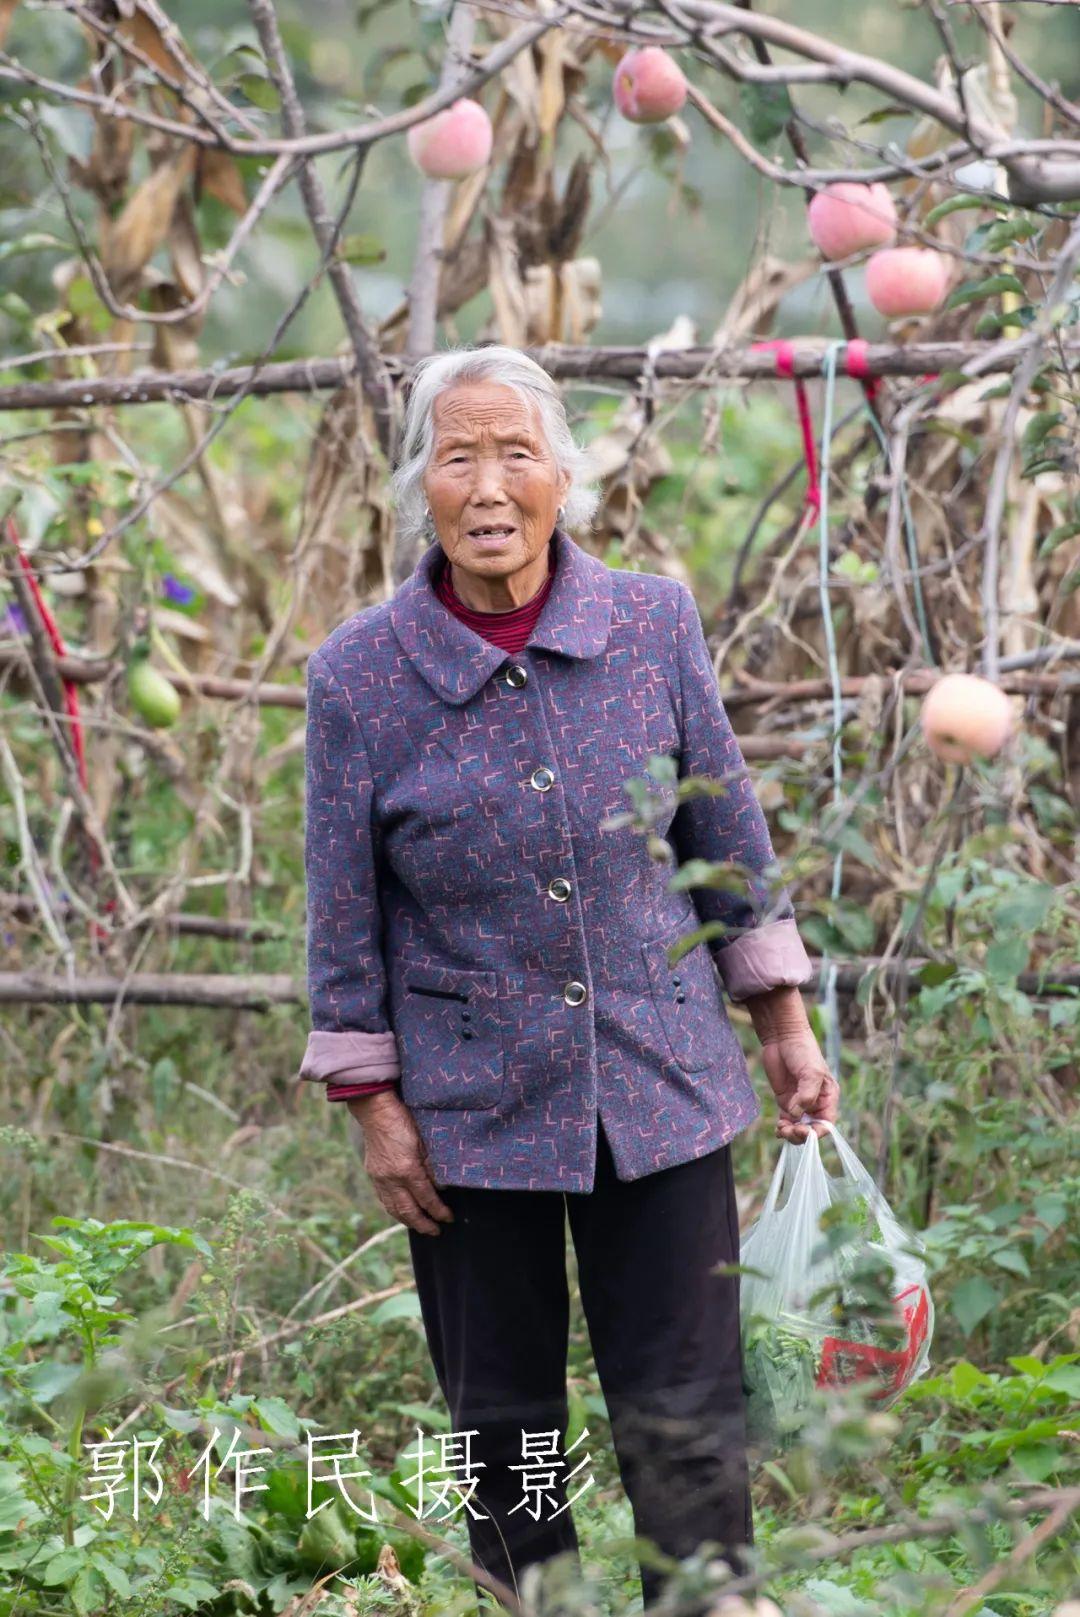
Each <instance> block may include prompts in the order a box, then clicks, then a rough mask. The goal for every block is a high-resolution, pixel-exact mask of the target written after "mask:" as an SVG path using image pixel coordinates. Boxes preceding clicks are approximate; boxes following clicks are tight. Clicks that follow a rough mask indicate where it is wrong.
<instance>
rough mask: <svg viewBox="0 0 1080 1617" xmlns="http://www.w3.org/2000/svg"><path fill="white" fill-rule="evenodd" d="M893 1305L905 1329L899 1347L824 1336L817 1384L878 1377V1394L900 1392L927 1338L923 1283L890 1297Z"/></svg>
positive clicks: (926, 1299)
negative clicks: (901, 1345) (904, 1336)
mask: <svg viewBox="0 0 1080 1617" xmlns="http://www.w3.org/2000/svg"><path fill="white" fill-rule="evenodd" d="M893 1305H894V1307H895V1309H896V1311H897V1313H898V1314H899V1315H900V1317H901V1318H902V1320H903V1322H904V1326H905V1329H906V1331H907V1343H906V1346H905V1347H903V1348H901V1349H896V1350H892V1349H889V1348H879V1347H872V1346H871V1345H870V1344H869V1343H867V1342H849V1341H847V1340H846V1339H845V1338H843V1337H840V1336H827V1337H826V1338H825V1341H824V1343H823V1344H822V1351H821V1368H820V1369H819V1371H818V1376H817V1385H818V1386H819V1387H837V1386H842V1385H843V1384H844V1383H846V1382H850V1381H869V1380H877V1381H880V1383H881V1385H880V1387H879V1388H878V1389H877V1391H876V1392H875V1393H874V1396H875V1397H877V1398H884V1397H887V1396H888V1395H889V1394H890V1393H894V1392H900V1391H901V1390H902V1389H903V1388H904V1387H906V1386H907V1383H908V1379H909V1376H910V1372H911V1370H912V1369H913V1367H914V1365H915V1361H916V1359H917V1358H918V1356H919V1351H920V1349H921V1348H922V1345H923V1343H924V1342H925V1341H926V1333H927V1330H928V1328H929V1324H930V1299H929V1297H928V1295H927V1292H926V1288H925V1286H921V1285H919V1284H918V1282H916V1283H915V1284H914V1285H911V1286H908V1287H907V1288H906V1289H905V1290H904V1291H901V1292H898V1293H897V1294H896V1296H895V1297H894V1298H893Z"/></svg>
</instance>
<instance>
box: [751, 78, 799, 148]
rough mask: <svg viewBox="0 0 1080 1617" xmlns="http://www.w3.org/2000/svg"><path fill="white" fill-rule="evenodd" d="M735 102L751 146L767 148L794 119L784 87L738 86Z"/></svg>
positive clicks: (789, 98)
mask: <svg viewBox="0 0 1080 1617" xmlns="http://www.w3.org/2000/svg"><path fill="white" fill-rule="evenodd" d="M739 100H740V102H741V104H742V109H743V112H744V114H745V116H746V120H747V122H748V124H749V126H750V135H751V138H752V139H753V142H754V145H755V146H767V145H769V144H770V142H772V141H774V140H775V139H776V138H777V136H778V135H782V134H783V132H784V129H785V127H786V125H787V124H788V122H789V121H790V119H792V118H793V117H794V116H795V109H794V107H793V106H792V104H791V96H790V95H789V93H788V88H787V85H786V84H741V85H740V86H739Z"/></svg>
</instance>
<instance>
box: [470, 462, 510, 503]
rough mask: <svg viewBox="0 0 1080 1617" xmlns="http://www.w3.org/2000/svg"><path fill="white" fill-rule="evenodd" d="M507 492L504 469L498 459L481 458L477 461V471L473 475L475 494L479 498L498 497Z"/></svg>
mask: <svg viewBox="0 0 1080 1617" xmlns="http://www.w3.org/2000/svg"><path fill="white" fill-rule="evenodd" d="M504 492H505V490H504V488H503V469H502V466H501V464H500V463H499V461H497V460H485V459H484V458H481V459H480V460H478V461H477V463H476V473H475V475H474V477H473V495H474V497H475V498H477V499H483V500H490V499H496V498H497V497H498V496H499V495H501V494H503V493H504Z"/></svg>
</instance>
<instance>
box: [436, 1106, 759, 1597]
mask: <svg viewBox="0 0 1080 1617" xmlns="http://www.w3.org/2000/svg"><path fill="white" fill-rule="evenodd" d="M440 1195H441V1196H442V1198H443V1200H444V1201H445V1202H446V1203H447V1205H448V1206H449V1207H450V1208H451V1209H452V1210H453V1213H454V1222H453V1223H452V1224H451V1223H445V1224H443V1225H442V1229H441V1233H440V1234H439V1235H422V1234H420V1233H418V1232H417V1231H415V1230H410V1231H409V1244H410V1247H411V1252H412V1262H413V1270H414V1273H415V1276H416V1284H417V1289H418V1292H419V1297H420V1306H421V1311H422V1314H423V1320H424V1328H425V1332H426V1335H427V1340H428V1346H429V1349H430V1352H431V1357H432V1361H433V1363H434V1366H435V1371H436V1374H437V1375H438V1378H439V1383H440V1385H441V1387H442V1390H443V1393H444V1395H445V1397H446V1401H447V1404H448V1406H449V1410H450V1415H451V1419H452V1429H453V1432H454V1433H458V1434H460V1433H464V1432H474V1433H475V1434H476V1435H475V1436H473V1437H472V1438H471V1439H470V1440H469V1442H470V1444H471V1449H470V1455H471V1458H472V1460H473V1461H474V1462H477V1461H479V1462H482V1463H483V1468H482V1469H481V1468H480V1467H479V1466H477V1468H476V1470H475V1472H474V1473H473V1474H474V1475H476V1476H478V1478H479V1481H478V1483H477V1485H476V1487H475V1490H474V1491H473V1492H472V1493H471V1494H470V1495H469V1500H470V1502H471V1504H472V1506H473V1509H474V1510H475V1511H476V1512H478V1513H479V1512H482V1513H483V1514H484V1515H486V1516H487V1517H488V1518H489V1519H488V1520H475V1519H474V1517H473V1514H472V1513H471V1512H470V1511H469V1510H468V1507H467V1506H465V1505H461V1506H460V1507H459V1511H455V1520H460V1513H463V1514H464V1516H465V1518H466V1520H467V1523H468V1531H469V1539H470V1544H471V1548H472V1556H473V1559H474V1560H475V1561H476V1562H477V1563H478V1565H480V1566H481V1567H483V1568H484V1570H485V1571H487V1572H488V1573H490V1574H492V1575H494V1576H495V1577H498V1578H500V1579H501V1580H502V1581H503V1582H504V1583H506V1584H507V1585H509V1586H510V1588H512V1589H516V1588H517V1587H518V1583H519V1580H520V1576H521V1573H522V1571H523V1569H524V1568H525V1567H526V1566H528V1565H529V1564H530V1563H533V1562H538V1561H546V1560H548V1559H549V1558H551V1557H552V1556H556V1555H563V1554H565V1553H566V1552H568V1551H569V1552H572V1553H573V1554H574V1555H575V1556H576V1554H577V1551H578V1541H577V1536H576V1533H575V1530H574V1524H573V1521H572V1519H571V1513H570V1510H569V1508H567V1509H565V1510H562V1511H560V1512H559V1514H556V1515H552V1512H553V1511H555V1510H556V1508H557V1506H559V1505H561V1504H562V1503H563V1502H564V1500H565V1499H566V1498H567V1497H570V1498H572V1497H573V1496H574V1494H575V1493H576V1492H577V1491H578V1489H580V1488H581V1487H582V1486H583V1484H584V1483H585V1482H586V1481H587V1479H588V1476H589V1475H590V1471H591V1468H590V1467H588V1466H586V1467H585V1468H583V1469H582V1470H580V1471H578V1472H577V1473H576V1474H575V1475H573V1476H571V1475H570V1473H571V1471H572V1470H573V1467H574V1466H575V1465H577V1464H578V1462H579V1461H580V1460H581V1459H583V1458H584V1456H585V1455H586V1454H587V1453H588V1452H589V1451H590V1443H591V1445H592V1451H593V1452H594V1453H595V1447H596V1444H595V1435H594V1434H590V1437H586V1438H585V1439H584V1440H583V1441H582V1442H580V1443H578V1444H577V1445H576V1446H575V1448H574V1449H573V1450H572V1451H571V1452H570V1453H569V1454H566V1452H565V1442H564V1440H565V1434H566V1427H567V1422H568V1408H567V1382H566V1378H567V1345H568V1336H569V1289H568V1286H567V1274H566V1234H565V1220H566V1218H567V1217H569V1220H570V1230H571V1234H572V1237H573V1242H574V1250H575V1253H576V1256H577V1268H578V1280H579V1283H580V1288H581V1301H582V1307H583V1309H584V1313H585V1319H586V1323H587V1325H588V1329H589V1339H590V1343H591V1345H592V1351H593V1357H594V1359H595V1361H596V1369H597V1374H598V1375H599V1378H600V1385H601V1387H602V1389H603V1393H604V1399H605V1403H606V1405H607V1410H608V1414H609V1417H610V1420H611V1430H612V1438H613V1442H614V1447H615V1457H616V1460H617V1462H618V1468H619V1474H620V1476H621V1478H622V1482H623V1486H624V1487H625V1489H626V1493H627V1496H628V1498H629V1500H630V1504H631V1506H632V1508H633V1513H634V1528H635V1533H636V1534H638V1535H640V1536H641V1537H644V1538H647V1539H649V1540H651V1542H652V1543H653V1544H654V1545H655V1546H656V1547H657V1548H658V1549H660V1550H661V1551H663V1552H664V1553H666V1554H668V1555H671V1556H674V1557H677V1558H680V1559H681V1558H683V1557H685V1556H688V1555H690V1554H693V1553H694V1552H695V1551H697V1550H698V1548H699V1547H700V1546H701V1545H703V1544H704V1543H705V1541H709V1543H710V1544H711V1545H712V1546H713V1548H712V1551H711V1554H713V1555H722V1556H724V1557H725V1558H726V1559H727V1560H728V1561H729V1562H730V1563H731V1565H732V1566H733V1568H734V1569H735V1570H736V1571H741V1570H744V1569H745V1565H746V1563H745V1561H744V1560H743V1558H741V1557H740V1556H739V1554H738V1546H739V1545H746V1544H752V1543H753V1541H754V1539H753V1522H752V1515H751V1505H750V1489H749V1481H748V1474H747V1462H746V1451H745V1443H746V1436H745V1409H744V1390H743V1382H742V1357H741V1350H740V1343H739V1278H738V1276H737V1275H730V1276H723V1275H716V1274H712V1273H710V1269H711V1268H713V1267H714V1266H715V1265H717V1264H725V1263H738V1261H739V1225H738V1214H737V1209H736V1203H735V1187H734V1181H733V1177H732V1167H731V1147H730V1145H725V1146H722V1147H721V1148H720V1149H719V1150H716V1151H712V1152H710V1153H709V1154H708V1155H707V1156H703V1157H699V1158H697V1159H696V1160H695V1161H692V1162H684V1163H679V1164H677V1165H676V1166H675V1167H673V1168H664V1169H661V1170H660V1171H659V1172H656V1173H651V1174H646V1175H645V1176H644V1177H642V1178H640V1179H633V1180H629V1181H623V1180H620V1179H618V1178H616V1175H615V1167H614V1163H613V1162H612V1158H611V1150H610V1147H609V1145H608V1142H607V1139H606V1138H605V1136H604V1133H603V1129H602V1127H601V1128H600V1129H599V1141H598V1154H597V1163H596V1178H595V1183H594V1187H593V1189H592V1190H591V1191H588V1192H567V1193H565V1194H564V1193H563V1192H562V1191H554V1190H486V1189H474V1188H472V1187H465V1186H455V1185H450V1186H446V1187H443V1188H441V1189H440ZM594 1426H595V1423H594ZM523 1430H525V1431H526V1432H528V1433H540V1432H543V1433H547V1434H548V1436H549V1442H551V1443H554V1444H555V1445H556V1446H557V1457H558V1458H559V1459H561V1460H563V1462H564V1464H563V1468H562V1470H558V1469H556V1470H555V1471H554V1473H553V1475H554V1478H555V1482H556V1486H555V1488H554V1490H553V1494H554V1497H552V1496H551V1495H549V1496H548V1497H547V1498H545V1499H542V1500H541V1501H540V1504H541V1509H540V1511H539V1520H535V1521H534V1519H533V1515H534V1513H536V1502H535V1498H534V1497H532V1498H526V1493H525V1489H524V1488H523V1484H522V1478H523V1477H524V1476H526V1475H528V1469H527V1470H526V1471H522V1470H512V1469H510V1467H512V1466H515V1465H517V1466H522V1465H523V1464H524V1465H526V1466H527V1468H528V1467H529V1461H528V1459H527V1456H526V1455H525V1454H524V1453H523V1450H522V1431H523ZM551 1434H555V1435H554V1436H552V1435H551ZM530 1452H535V1446H534V1447H533V1449H532V1450H531V1451H530ZM463 1454H464V1450H463V1448H460V1447H459V1450H458V1458H459V1459H460V1458H462V1457H463ZM532 1468H533V1469H534V1471H535V1474H539V1471H540V1467H539V1466H538V1465H537V1463H536V1461H535V1460H534V1461H533V1462H532ZM551 1474H552V1473H551V1472H550V1469H549V1471H548V1472H547V1473H545V1478H546V1479H547V1480H550V1476H551ZM560 1478H568V1479H569V1480H568V1481H566V1483H565V1487H564V1485H563V1484H562V1483H561V1482H560V1481H559V1479H560ZM594 1487H595V1484H594ZM590 1495H592V1496H593V1497H595V1495H594V1494H593V1490H592V1489H589V1491H588V1492H586V1493H585V1495H584V1496H583V1499H582V1501H581V1503H580V1505H579V1506H578V1508H579V1510H587V1509H588V1508H589V1501H590ZM459 1497H460V1496H459V1495H458V1494H456V1493H455V1492H454V1490H453V1489H451V1490H450V1491H449V1492H448V1494H447V1501H448V1503H447V1505H446V1506H445V1507H443V1510H442V1513H443V1514H444V1515H445V1512H446V1511H447V1510H448V1509H449V1508H450V1507H451V1506H452V1505H454V1504H455V1503H456V1502H457V1501H458V1500H459ZM523 1499H526V1503H525V1504H521V1501H522V1500H523ZM515 1505H518V1506H519V1508H518V1509H516V1510H514V1508H513V1507H514V1506H515ZM427 1525H429V1526H431V1527H432V1529H433V1530H435V1531H438V1522H437V1520H435V1519H429V1520H428V1522H427ZM575 1564H580V1563H575ZM641 1575H642V1589H643V1594H644V1597H645V1602H646V1604H648V1603H649V1602H650V1601H652V1600H655V1599H656V1598H657V1597H658V1596H659V1594H660V1592H661V1589H662V1587H663V1584H664V1581H665V1577H664V1575H663V1574H662V1573H661V1572H660V1571H658V1570H657V1569H655V1568H650V1567H649V1566H645V1565H643V1566H642V1567H641Z"/></svg>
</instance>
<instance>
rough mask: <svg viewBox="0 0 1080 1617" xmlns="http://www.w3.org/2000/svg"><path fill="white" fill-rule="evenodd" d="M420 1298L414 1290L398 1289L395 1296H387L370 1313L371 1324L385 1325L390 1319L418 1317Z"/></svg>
mask: <svg viewBox="0 0 1080 1617" xmlns="http://www.w3.org/2000/svg"><path fill="white" fill-rule="evenodd" d="M420 1317H421V1316H420V1298H419V1296H418V1295H417V1293H416V1292H415V1291H399V1292H398V1293H397V1295H396V1296H395V1297H387V1299H386V1301H385V1302H382V1303H380V1304H379V1306H378V1308H376V1310H375V1312H374V1313H373V1314H372V1315H371V1323H372V1324H373V1325H385V1324H386V1322H387V1320H391V1319H419V1318H420Z"/></svg>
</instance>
